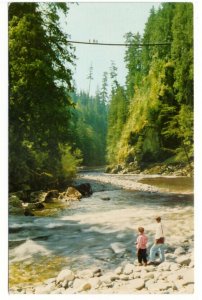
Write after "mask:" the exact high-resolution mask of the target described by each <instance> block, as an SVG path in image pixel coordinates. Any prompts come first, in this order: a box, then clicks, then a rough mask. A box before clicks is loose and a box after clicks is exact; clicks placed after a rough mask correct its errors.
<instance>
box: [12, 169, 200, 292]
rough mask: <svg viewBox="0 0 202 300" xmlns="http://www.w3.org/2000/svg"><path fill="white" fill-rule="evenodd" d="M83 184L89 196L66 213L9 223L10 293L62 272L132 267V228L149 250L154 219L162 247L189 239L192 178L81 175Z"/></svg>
mask: <svg viewBox="0 0 202 300" xmlns="http://www.w3.org/2000/svg"><path fill="white" fill-rule="evenodd" d="M145 177H146V178H145ZM155 178H156V179H155ZM82 181H83V182H90V183H91V184H92V187H93V190H94V193H93V195H92V196H91V197H89V198H83V199H82V200H81V201H78V202H74V203H72V205H71V207H70V208H67V209H63V210H58V211H57V212H56V213H55V214H54V215H52V216H50V217H28V216H26V217H25V216H14V215H13V216H10V217H9V283H10V286H11V287H12V286H13V285H17V284H24V285H29V284H33V283H38V282H42V281H43V280H45V279H47V278H51V277H54V276H56V275H57V274H58V272H59V271H60V270H61V269H62V268H65V267H68V268H70V269H72V270H77V269H80V270H82V269H86V268H88V267H92V266H95V267H100V268H102V269H104V270H109V269H114V268H116V266H118V265H120V264H121V263H122V262H126V261H128V262H133V261H134V260H135V259H136V255H135V247H134V243H135V241H136V237H137V227H138V226H143V227H144V228H145V233H146V234H147V235H148V237H149V246H150V245H151V244H152V241H153V236H154V228H155V222H154V217H155V216H156V215H157V214H158V215H161V216H162V222H163V224H164V227H165V234H166V243H167V247H170V248H172V247H177V246H179V245H180V243H181V242H183V241H184V240H185V239H192V238H193V235H194V217H193V215H194V207H193V182H192V179H191V178H183V177H181V178H172V177H167V178H166V177H164V178H162V177H160V176H158V177H154V176H150V178H148V176H140V177H137V176H129V175H119V176H116V175H110V174H104V173H99V172H90V173H87V172H86V173H83V174H81V177H80V178H79V179H78V182H82ZM145 183H146V184H149V186H147V185H145ZM150 184H152V185H151V186H150ZM162 186H163V188H162Z"/></svg>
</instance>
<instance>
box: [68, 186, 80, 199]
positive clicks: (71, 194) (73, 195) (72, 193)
mask: <svg viewBox="0 0 202 300" xmlns="http://www.w3.org/2000/svg"><path fill="white" fill-rule="evenodd" d="M65 196H66V197H67V198H69V199H70V200H80V199H81V197H82V194H81V193H80V192H79V191H78V190H77V189H75V188H74V187H71V186H70V187H68V189H67V191H66V194H65Z"/></svg>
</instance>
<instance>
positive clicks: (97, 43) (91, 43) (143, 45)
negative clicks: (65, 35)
mask: <svg viewBox="0 0 202 300" xmlns="http://www.w3.org/2000/svg"><path fill="white" fill-rule="evenodd" d="M67 42H68V43H72V44H83V45H92V46H125V47H130V46H135V47H147V46H169V45H171V43H165V42H164V43H140V44H128V43H126V44H121V43H118V44H116V43H100V42H96V41H95V42H90V41H89V42H81V41H67Z"/></svg>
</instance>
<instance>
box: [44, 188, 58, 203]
mask: <svg viewBox="0 0 202 300" xmlns="http://www.w3.org/2000/svg"><path fill="white" fill-rule="evenodd" d="M58 196H59V192H58V190H51V191H48V193H47V194H46V196H45V199H44V202H45V203H51V202H52V201H53V199H55V198H58Z"/></svg>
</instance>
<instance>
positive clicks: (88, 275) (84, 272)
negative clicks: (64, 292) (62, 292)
mask: <svg viewBox="0 0 202 300" xmlns="http://www.w3.org/2000/svg"><path fill="white" fill-rule="evenodd" d="M93 276H94V272H93V270H90V269H87V270H82V271H78V272H77V277H78V278H81V279H84V278H91V277H93Z"/></svg>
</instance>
